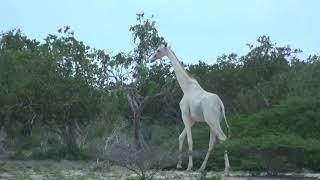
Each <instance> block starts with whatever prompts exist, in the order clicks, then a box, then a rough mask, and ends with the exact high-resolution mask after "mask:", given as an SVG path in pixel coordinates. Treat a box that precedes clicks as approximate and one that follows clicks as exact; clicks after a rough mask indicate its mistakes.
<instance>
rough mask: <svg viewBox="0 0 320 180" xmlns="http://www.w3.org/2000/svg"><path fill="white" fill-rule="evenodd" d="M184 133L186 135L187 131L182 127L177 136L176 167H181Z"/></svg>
mask: <svg viewBox="0 0 320 180" xmlns="http://www.w3.org/2000/svg"><path fill="white" fill-rule="evenodd" d="M186 135H187V131H186V128H184V129H183V131H182V133H181V134H180V136H179V155H178V164H177V169H181V168H182V148H183V142H184V139H185V137H186Z"/></svg>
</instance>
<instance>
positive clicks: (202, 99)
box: [151, 43, 229, 171]
mask: <svg viewBox="0 0 320 180" xmlns="http://www.w3.org/2000/svg"><path fill="white" fill-rule="evenodd" d="M164 56H167V57H168V58H169V59H170V61H171V64H172V66H173V69H174V72H175V74H176V77H177V80H178V83H179V85H180V87H181V89H182V91H183V94H184V95H183V98H182V99H181V101H180V103H179V105H180V109H181V115H182V120H183V123H184V126H185V127H184V129H183V131H182V133H181V134H180V136H179V157H178V158H179V160H178V164H177V168H178V169H179V168H182V166H181V164H182V160H181V159H182V157H181V152H182V147H183V142H184V139H185V136H186V135H187V141H188V145H189V163H188V168H187V170H191V169H192V168H193V161H192V134H191V127H192V126H193V124H194V123H195V122H206V123H207V124H208V125H209V127H210V141H209V149H208V152H207V154H206V157H205V159H204V161H203V163H202V165H201V167H200V169H199V170H200V171H203V170H205V168H206V164H207V161H208V159H209V156H210V153H211V151H212V149H213V145H214V143H215V142H216V140H220V141H224V140H226V135H225V134H224V132H223V131H222V129H221V127H220V122H221V120H222V119H224V120H225V123H226V125H227V128H228V132H229V125H228V123H227V120H226V117H225V112H224V105H223V103H222V101H221V99H220V98H219V96H218V95H216V94H213V93H210V92H207V91H205V90H204V89H202V88H201V86H200V85H199V83H198V82H197V81H196V80H195V79H194V78H192V77H190V76H189V75H188V73H187V72H186V70H185V69H184V67H183V66H182V64H181V63H180V62H179V60H178V58H177V57H176V55H175V53H174V52H173V51H172V50H171V48H170V47H168V45H167V43H163V44H162V45H161V46H160V47H159V48H158V49H157V51H156V53H155V54H154V55H153V56H152V57H151V60H152V61H154V60H156V59H160V58H162V57H164ZM228 164H229V162H228ZM227 168H229V167H226V169H227Z"/></svg>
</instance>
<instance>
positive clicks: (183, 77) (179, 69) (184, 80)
mask: <svg viewBox="0 0 320 180" xmlns="http://www.w3.org/2000/svg"><path fill="white" fill-rule="evenodd" d="M168 58H169V59H170V61H171V64H172V66H173V70H174V72H175V74H176V77H177V80H178V83H179V85H180V87H181V89H182V91H183V92H184V93H186V92H188V91H189V90H191V91H192V90H193V89H194V88H197V87H200V86H199V84H198V82H197V81H196V80H195V79H193V78H191V77H190V76H189V75H188V73H187V71H186V70H185V69H184V67H183V66H182V64H181V63H180V62H179V60H178V58H177V56H176V55H175V54H174V52H173V51H172V50H169V52H168Z"/></svg>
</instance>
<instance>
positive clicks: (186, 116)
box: [181, 108, 193, 170]
mask: <svg viewBox="0 0 320 180" xmlns="http://www.w3.org/2000/svg"><path fill="white" fill-rule="evenodd" d="M181 112H182V120H183V123H184V130H185V131H186V134H187V140H188V146H189V152H188V154H189V163H188V168H187V170H191V169H192V167H193V161H192V133H191V126H192V124H193V123H192V121H191V118H190V113H189V108H181Z"/></svg>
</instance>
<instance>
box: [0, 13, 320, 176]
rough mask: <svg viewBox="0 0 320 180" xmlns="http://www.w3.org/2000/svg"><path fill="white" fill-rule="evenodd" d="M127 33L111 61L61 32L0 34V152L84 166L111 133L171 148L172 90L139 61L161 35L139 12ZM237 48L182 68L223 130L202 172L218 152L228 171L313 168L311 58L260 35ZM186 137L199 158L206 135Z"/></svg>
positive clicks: (319, 78)
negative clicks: (217, 111)
mask: <svg viewBox="0 0 320 180" xmlns="http://www.w3.org/2000/svg"><path fill="white" fill-rule="evenodd" d="M129 31H130V33H132V40H133V43H134V47H133V49H132V51H130V52H119V53H117V54H110V53H108V52H107V51H105V50H101V49H95V48H92V47H90V46H89V45H87V44H85V43H84V42H82V41H80V40H78V39H77V38H76V37H75V36H74V33H73V32H72V31H71V30H70V28H69V27H64V28H61V29H59V30H58V33H57V34H49V35H48V36H47V37H46V38H45V39H44V40H41V41H39V40H35V39H31V38H29V37H27V36H26V35H24V34H23V32H21V31H20V30H10V31H7V32H4V33H2V34H1V35H0V129H1V133H0V134H1V138H0V153H1V154H7V155H8V156H9V157H10V158H15V159H94V158H95V155H96V154H97V152H98V151H99V149H103V147H104V146H105V143H106V141H107V140H110V139H108V137H110V136H112V135H114V132H115V131H114V129H117V127H121V128H118V129H119V134H126V135H127V136H128V137H129V138H130V137H131V138H132V139H131V140H132V142H133V143H135V144H136V145H137V146H138V147H143V146H146V144H152V145H155V146H160V147H163V148H164V149H166V148H167V149H175V148H177V145H178V140H177V139H178V135H179V133H180V131H181V130H182V128H183V124H182V122H181V120H180V110H179V106H178V103H179V101H180V99H181V97H182V92H181V90H180V87H179V85H178V83H177V82H176V80H175V77H174V74H173V72H172V68H171V66H170V64H169V61H166V60H159V61H157V62H150V61H149V57H150V55H151V54H152V53H153V52H154V50H155V49H156V48H157V47H158V46H159V44H160V43H161V42H162V41H163V38H162V37H160V36H159V35H158V32H157V29H156V27H155V22H154V21H153V20H152V19H147V18H145V17H144V15H143V14H137V23H136V24H135V25H133V26H132V27H131V28H130V29H129ZM106 41H108V40H107V39H106ZM247 46H248V53H247V54H245V55H242V56H239V55H237V54H234V53H232V54H224V55H221V56H220V57H218V58H217V60H215V59H214V60H210V61H211V63H209V64H208V63H206V62H204V61H199V62H198V63H196V64H189V65H186V69H188V71H189V72H190V74H191V75H192V76H193V77H194V78H196V79H197V80H198V81H199V83H200V85H201V86H202V87H203V88H204V89H206V90H207V91H210V92H213V93H216V94H218V95H219V96H220V97H221V99H222V101H223V102H224V104H225V107H226V111H227V119H228V121H229V123H230V126H231V131H232V137H231V139H229V140H228V141H226V142H224V143H222V144H218V145H216V146H215V149H214V153H213V156H212V157H211V158H210V160H209V164H208V168H209V169H211V170H219V169H222V168H223V163H224V162H223V150H224V149H225V148H226V149H228V151H229V156H230V157H229V158H230V163H231V166H232V168H233V169H235V170H237V169H242V170H257V171H260V170H269V171H273V172H275V171H288V170H302V169H311V170H320V168H319V167H320V154H319V151H320V140H319V138H320V131H319V129H320V120H319V118H320V98H319V95H320V91H319V90H320V88H319V86H320V56H318V55H310V56H309V57H308V58H306V59H300V58H298V55H299V53H301V51H300V50H299V49H292V48H291V47H290V46H278V45H277V44H276V43H274V42H272V41H271V39H270V37H268V36H261V37H259V38H258V39H257V41H256V42H254V43H253V44H248V45H247ZM173 48H174V45H173ZM178 56H179V55H178ZM207 62H209V61H207ZM119 124H124V125H119ZM193 133H194V135H193V138H194V145H195V149H196V150H198V151H199V152H200V154H201V152H202V151H204V152H205V151H206V150H207V146H208V142H209V130H208V128H207V127H206V126H205V125H195V127H194V128H193ZM117 136H118V135H117ZM117 138H118V137H116V139H117ZM120 139H121V138H120ZM129 141H130V140H129ZM202 158H203V155H200V156H199V157H197V158H196V163H200V162H201V161H202ZM198 165H199V164H198Z"/></svg>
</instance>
